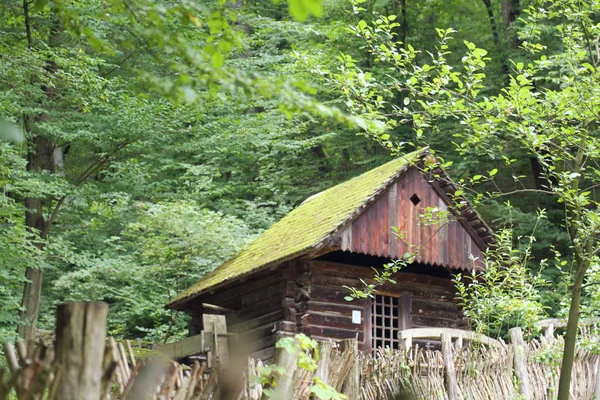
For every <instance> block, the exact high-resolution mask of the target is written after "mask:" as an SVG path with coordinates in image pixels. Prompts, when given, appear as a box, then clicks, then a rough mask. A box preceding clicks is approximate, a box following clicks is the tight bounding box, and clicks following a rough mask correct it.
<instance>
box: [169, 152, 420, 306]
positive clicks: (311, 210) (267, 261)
mask: <svg viewBox="0 0 600 400" xmlns="http://www.w3.org/2000/svg"><path fill="white" fill-rule="evenodd" d="M427 150H428V148H422V149H419V150H417V151H414V152H412V153H409V154H407V155H404V156H402V157H399V158H396V159H394V160H392V161H390V162H388V163H386V164H383V165H381V166H379V167H377V168H374V169H372V170H369V171H367V172H365V173H363V174H362V175H359V176H357V177H355V178H352V179H350V180H348V181H346V182H344V183H341V184H339V185H336V186H334V187H332V188H329V189H327V190H325V191H323V192H320V193H317V194H316V195H314V196H311V197H309V198H308V199H307V200H305V201H304V202H303V203H302V204H301V205H300V206H298V207H297V208H296V209H294V210H293V211H292V212H290V213H289V214H287V215H286V216H285V217H283V218H282V219H281V220H280V221H279V222H277V223H275V224H274V225H273V226H272V227H271V228H269V229H268V230H266V231H265V232H263V233H262V234H261V235H260V236H259V237H258V238H257V239H256V240H255V241H254V242H252V243H251V244H250V245H249V246H248V247H247V248H246V249H244V250H242V251H241V252H239V253H238V254H237V255H236V256H234V257H233V258H231V259H229V260H228V261H226V262H225V263H224V264H223V265H221V266H220V267H218V268H216V269H215V270H213V271H212V272H210V273H208V274H207V275H205V276H204V277H203V278H201V279H200V281H199V282H198V283H196V284H195V285H193V286H191V287H189V288H188V289H186V290H185V291H183V292H181V293H180V294H179V295H178V296H177V297H176V298H175V299H173V300H172V301H171V302H170V303H169V304H168V307H175V306H176V305H180V304H181V303H183V302H186V301H187V300H190V299H192V298H194V297H196V296H198V295H200V294H201V293H203V292H205V291H206V290H208V289H210V288H213V287H214V286H216V285H221V284H224V283H228V282H231V281H233V280H235V279H236V278H239V277H241V276H245V275H248V274H250V273H252V272H255V271H257V270H259V269H261V268H263V267H266V266H269V265H273V264H276V263H278V262H282V261H284V260H287V259H290V258H293V257H296V256H300V255H303V254H306V253H308V252H311V251H313V250H317V249H318V248H319V246H320V245H321V244H322V243H323V242H324V241H325V240H326V239H327V238H328V237H329V235H330V234H331V233H333V232H334V231H336V229H337V228H338V227H340V225H343V224H344V223H345V222H346V221H347V220H348V219H349V218H352V217H353V216H355V215H356V212H357V211H358V210H359V209H360V208H361V206H362V205H364V204H365V203H367V202H369V201H370V200H372V199H373V197H374V195H376V194H377V193H379V192H381V190H382V189H384V188H385V187H387V185H388V184H389V183H390V182H391V181H392V180H393V179H394V178H396V177H397V176H398V175H400V174H401V173H402V172H403V171H404V170H406V168H407V167H408V166H409V165H411V164H412V163H414V162H415V161H417V159H419V158H420V157H422V156H423V155H424V154H425V153H426V152H427Z"/></svg>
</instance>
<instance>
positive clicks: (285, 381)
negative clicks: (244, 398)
mask: <svg viewBox="0 0 600 400" xmlns="http://www.w3.org/2000/svg"><path fill="white" fill-rule="evenodd" d="M273 365H276V366H277V367H280V368H282V370H283V374H282V375H280V376H279V377H278V378H277V384H276V386H275V396H274V397H273V398H274V399H277V400H285V399H289V398H292V395H293V393H292V390H293V389H294V375H295V373H296V369H297V368H298V361H297V360H296V355H295V354H290V352H288V351H287V350H286V349H285V348H284V347H276V348H275V355H274V356H273ZM270 398H271V397H270V396H268V395H267V393H265V392H264V391H263V394H262V399H263V400H268V399H270Z"/></svg>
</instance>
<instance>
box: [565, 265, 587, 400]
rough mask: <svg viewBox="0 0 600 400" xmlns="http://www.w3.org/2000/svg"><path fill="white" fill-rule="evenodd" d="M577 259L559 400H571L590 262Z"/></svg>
mask: <svg viewBox="0 0 600 400" xmlns="http://www.w3.org/2000/svg"><path fill="white" fill-rule="evenodd" d="M576 259H577V273H576V275H575V282H574V284H573V291H572V292H571V306H570V308H569V320H568V321H567V332H566V334H565V344H564V347H563V359H562V364H561V366H560V378H559V381H558V396H557V400H569V399H570V395H571V375H572V372H573V362H574V361H575V344H576V342H577V330H578V325H579V307H580V302H581V290H582V286H583V280H584V278H585V273H586V272H587V267H588V266H589V262H586V261H585V260H584V259H582V258H581V257H580V256H576Z"/></svg>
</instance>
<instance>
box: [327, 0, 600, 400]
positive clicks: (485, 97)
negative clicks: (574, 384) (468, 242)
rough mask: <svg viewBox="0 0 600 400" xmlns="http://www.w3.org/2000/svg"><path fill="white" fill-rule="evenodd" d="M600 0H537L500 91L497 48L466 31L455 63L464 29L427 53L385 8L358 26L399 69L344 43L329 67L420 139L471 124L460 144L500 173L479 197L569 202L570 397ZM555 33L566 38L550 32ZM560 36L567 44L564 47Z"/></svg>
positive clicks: (589, 242) (382, 115)
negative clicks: (492, 83) (364, 63)
mask: <svg viewBox="0 0 600 400" xmlns="http://www.w3.org/2000/svg"><path fill="white" fill-rule="evenodd" d="M598 7H599V5H598V3H597V2H586V3H582V2H577V1H571V0H564V1H557V2H552V3H551V4H547V3H542V2H540V3H537V2H534V4H532V5H531V6H530V7H528V8H526V9H525V11H526V14H527V16H526V17H524V18H523V21H524V22H525V25H524V26H523V27H522V30H521V36H520V37H519V39H520V40H521V48H522V49H523V51H524V52H526V53H525V54H526V55H527V58H528V59H527V60H526V61H517V60H513V62H512V65H511V69H512V71H511V72H510V73H509V75H508V79H507V83H506V85H505V86H504V87H503V88H502V89H501V91H500V92H498V93H493V92H492V93H490V91H489V86H488V85H487V82H486V66H487V63H488V61H489V60H490V58H489V56H488V52H487V51H486V50H484V49H482V48H480V47H478V46H477V45H476V44H475V43H473V42H470V41H467V40H465V41H464V45H465V47H466V52H465V54H464V56H463V57H462V59H461V62H460V65H459V66H457V67H455V66H453V65H450V61H449V58H448V56H449V55H450V54H451V53H452V52H451V51H449V43H451V42H452V35H453V34H454V33H455V30H454V29H452V28H448V29H437V32H438V35H439V38H440V40H439V43H438V45H436V47H435V51H432V52H428V53H426V54H427V57H426V61H421V53H420V52H419V51H417V50H415V48H414V47H413V46H409V45H407V46H406V47H402V46H401V44H400V43H398V42H397V41H396V39H395V37H394V34H393V31H392V28H391V27H390V24H389V19H385V18H379V19H377V20H375V21H373V23H372V24H369V23H367V22H364V21H362V22H359V24H358V25H357V27H358V28H357V30H356V32H358V34H359V35H360V37H361V38H362V39H363V40H364V42H365V46H366V48H367V49H368V51H369V52H371V53H372V54H373V55H374V56H375V59H376V60H377V61H378V62H381V63H383V64H384V65H385V66H386V68H387V69H388V72H389V73H388V74H387V75H386V76H385V77H382V78H381V79H379V78H378V77H377V76H375V75H374V74H371V73H369V72H366V73H364V72H363V71H362V70H361V69H360V68H359V67H358V66H357V64H356V62H355V60H354V59H353V58H352V57H351V56H347V55H344V56H342V57H341V60H340V61H341V66H340V68H339V70H338V71H337V72H336V73H334V74H331V78H330V79H329V83H330V84H331V85H333V86H335V87H336V88H339V89H341V90H342V92H344V93H346V96H347V99H348V104H349V106H350V107H351V110H352V111H353V112H355V113H361V114H366V115H368V116H369V117H370V118H373V119H378V120H379V121H381V122H382V123H385V124H386V126H387V127H388V128H389V129H394V128H396V127H398V126H400V125H407V126H410V127H411V129H412V131H413V132H414V139H413V140H414V141H422V140H428V141H429V140H430V141H432V142H435V138H436V137H442V135H441V133H442V128H444V127H445V126H447V125H448V124H450V123H452V124H457V125H458V126H460V129H456V130H455V131H454V132H453V135H452V136H453V139H452V140H453V143H454V144H455V148H456V151H457V152H458V154H460V155H467V154H470V155H475V154H476V155H478V156H479V157H481V158H483V157H487V158H488V159H489V160H491V161H492V162H493V163H494V164H498V166H497V167H496V166H494V167H492V169H490V170H489V171H488V173H487V174H486V175H485V176H486V179H485V181H490V182H491V183H492V185H491V186H488V188H487V189H483V190H480V191H479V193H478V194H477V192H476V194H475V195H474V196H473V200H474V201H475V202H477V203H478V202H480V201H481V200H484V199H485V198H496V197H498V196H508V195H514V194H526V193H537V194H538V195H540V196H541V195H544V196H550V198H553V199H554V200H555V201H556V202H558V204H560V207H563V210H564V214H563V215H564V218H563V226H564V229H565V232H566V233H568V236H569V240H570V251H571V252H572V254H573V260H574V262H573V274H572V284H573V286H572V291H571V301H570V306H569V325H568V328H567V334H566V340H565V348H564V356H563V364H562V368H561V370H562V374H561V379H560V389H559V395H558V398H559V399H561V400H562V399H567V398H568V396H569V394H568V391H569V382H570V377H571V368H572V363H573V356H574V347H575V341H576V335H577V320H578V317H579V306H580V297H581V286H582V284H583V281H584V279H585V277H586V273H587V271H588V269H589V267H590V265H591V264H592V263H594V262H595V260H596V256H597V249H598V246H597V238H598V227H599V226H600V225H599V223H598V221H599V217H598V213H597V209H598V203H597V200H596V196H595V195H594V193H593V189H594V188H595V187H596V185H597V182H598V176H600V170H598V167H597V166H598V162H599V161H600V153H599V152H598V149H599V145H600V143H598V135H597V130H598V124H597V118H598V115H599V113H600V108H599V107H600V101H599V98H600V91H599V90H598V88H599V87H600V86H599V85H598V83H599V82H598V80H599V79H600V74H599V73H598V70H597V68H596V67H597V65H598V62H599V61H598V55H597V52H596V50H595V48H594V47H593V46H592V45H591V43H593V41H594V40H596V39H597V38H598V36H599V35H600V25H598V23H597V22H596V21H595V20H594V19H593V17H592V16H593V15H597V13H598V11H599V9H598ZM547 32H550V35H546V33H547ZM547 36H553V37H554V38H555V40H554V41H551V40H550V41H549V40H547ZM556 42H558V43H559V46H557V47H554V48H553V47H552V46H553V45H555V44H556ZM394 97H399V98H401V99H402V104H400V105H396V106H394V105H392V104H393V103H392V99H394ZM583 99H585V101H583ZM372 135H374V137H375V139H376V140H377V141H379V142H381V143H382V144H384V145H385V146H387V147H390V148H392V149H395V150H396V151H398V149H399V148H402V147H403V144H404V143H401V142H396V143H394V142H392V141H390V137H389V136H388V134H384V135H381V134H380V133H379V132H377V131H373V132H372ZM443 137H444V138H447V137H448V136H446V135H443ZM446 140H447V139H446ZM518 157H527V158H528V159H532V160H533V165H534V166H535V168H533V169H532V174H531V176H530V178H529V182H534V184H535V185H536V186H534V187H532V185H531V184H530V183H528V182H526V181H525V179H524V178H523V177H522V176H521V174H520V173H518V172H517V173H516V174H515V172H514V171H515V165H514V163H515V161H514V160H516V159H517V158H518ZM502 164H504V166H503V169H504V170H505V171H506V172H505V174H506V175H507V176H511V175H512V177H513V181H514V188H513V189H510V190H502V189H501V188H500V186H499V185H498V184H496V185H494V182H495V181H496V179H497V177H498V176H501V175H500V173H498V170H499V169H500V166H501V165H502ZM492 171H493V172H494V173H492ZM496 173H498V175H497V176H496ZM479 176H484V175H483V174H480V175H479ZM473 179H474V177H473ZM465 183H468V182H465ZM467 189H468V188H467V187H465V189H463V193H465V194H466V193H467V192H466V190H467Z"/></svg>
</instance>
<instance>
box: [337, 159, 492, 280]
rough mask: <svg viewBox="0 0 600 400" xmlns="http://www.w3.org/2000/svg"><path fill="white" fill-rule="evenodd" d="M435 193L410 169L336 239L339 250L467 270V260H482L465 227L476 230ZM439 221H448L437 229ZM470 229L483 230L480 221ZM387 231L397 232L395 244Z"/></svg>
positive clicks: (469, 265) (479, 244) (476, 241)
mask: <svg viewBox="0 0 600 400" xmlns="http://www.w3.org/2000/svg"><path fill="white" fill-rule="evenodd" d="M438 192H439V191H436V189H435V188H434V186H432V185H431V184H430V183H429V182H427V180H426V179H425V178H424V177H423V176H422V175H421V173H420V172H419V171H418V170H417V169H416V168H410V169H409V170H408V171H407V172H406V174H405V176H403V177H402V178H401V179H399V180H398V181H397V182H396V183H394V184H392V185H391V186H390V188H389V189H387V190H386V191H385V192H384V193H383V194H382V195H380V196H379V198H378V199H377V200H376V201H375V202H374V203H372V204H371V205H370V206H369V207H368V208H367V209H366V210H365V211H364V212H362V213H361V214H360V216H359V217H358V218H356V219H355V220H354V221H352V222H351V223H350V224H349V225H347V226H346V227H345V228H344V229H343V230H342V231H341V232H340V233H339V240H338V241H339V243H340V244H341V249H342V250H345V251H351V252H354V253H362V254H371V255H378V256H382V257H387V258H392V259H401V258H402V257H403V255H404V254H405V253H406V252H407V251H417V252H418V257H417V261H419V262H422V263H426V264H431V265H438V266H444V267H449V268H459V269H465V270H471V269H472V268H473V266H474V262H473V261H472V260H471V256H473V257H475V258H478V259H479V260H481V259H482V258H483V254H482V252H481V250H480V248H486V247H487V245H486V244H485V243H484V242H483V241H481V239H479V238H475V239H474V238H473V237H472V236H471V235H470V234H469V232H468V230H467V229H466V228H467V226H468V229H471V228H473V229H475V228H477V226H473V227H471V226H470V225H469V223H468V222H467V221H466V220H464V219H463V218H458V219H457V218H456V217H455V216H454V215H452V214H451V213H450V212H449V208H448V206H449V200H448V198H447V197H446V196H440V194H439V193H438ZM433 208H437V209H439V212H438V213H437V214H432V216H434V217H435V218H433V219H434V221H431V222H435V223H428V224H427V223H425V224H424V223H423V220H424V219H423V218H422V217H420V215H423V214H427V210H428V209H433ZM430 214H431V213H430ZM436 215H437V216H436ZM444 216H446V217H444ZM448 216H449V217H450V218H448ZM430 219H431V218H430ZM444 219H446V220H447V221H445V222H444V223H441V222H440V221H444ZM475 223H476V224H482V222H481V221H480V220H477V221H476V222H475ZM392 227H397V228H398V234H399V237H400V238H399V237H398V236H396V234H395V233H394V232H393V231H392Z"/></svg>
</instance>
